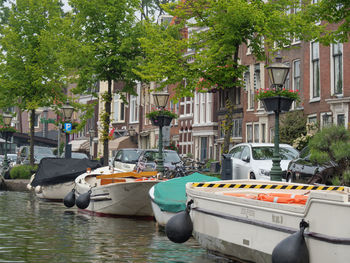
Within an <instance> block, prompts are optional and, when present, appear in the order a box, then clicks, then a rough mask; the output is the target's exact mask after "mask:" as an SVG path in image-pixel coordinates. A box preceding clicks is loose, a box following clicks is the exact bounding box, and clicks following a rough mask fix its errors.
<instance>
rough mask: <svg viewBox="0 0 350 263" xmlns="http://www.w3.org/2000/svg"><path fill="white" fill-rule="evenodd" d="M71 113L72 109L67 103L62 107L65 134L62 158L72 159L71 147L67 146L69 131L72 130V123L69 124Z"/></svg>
mask: <svg viewBox="0 0 350 263" xmlns="http://www.w3.org/2000/svg"><path fill="white" fill-rule="evenodd" d="M73 111H74V108H73V107H72V106H71V105H69V102H68V101H67V103H66V104H64V105H63V106H62V113H63V118H64V128H65V133H66V145H65V148H66V150H65V152H64V158H72V145H70V144H69V131H70V130H71V129H72V123H70V119H71V118H72V114H73Z"/></svg>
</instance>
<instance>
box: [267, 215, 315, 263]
mask: <svg viewBox="0 0 350 263" xmlns="http://www.w3.org/2000/svg"><path fill="white" fill-rule="evenodd" d="M308 226H309V224H308V223H307V222H305V221H304V219H303V220H301V222H300V230H299V231H298V232H296V233H294V234H293V235H291V236H289V237H287V238H286V239H284V240H282V241H281V242H280V243H278V244H277V246H276V247H275V248H274V250H273V251H272V263H309V251H308V249H307V246H306V243H305V238H304V230H305V228H306V227H308Z"/></svg>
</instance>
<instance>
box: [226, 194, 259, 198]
mask: <svg viewBox="0 0 350 263" xmlns="http://www.w3.org/2000/svg"><path fill="white" fill-rule="evenodd" d="M224 195H228V196H235V197H244V198H248V199H257V198H258V197H257V196H256V195H253V194H241V193H224Z"/></svg>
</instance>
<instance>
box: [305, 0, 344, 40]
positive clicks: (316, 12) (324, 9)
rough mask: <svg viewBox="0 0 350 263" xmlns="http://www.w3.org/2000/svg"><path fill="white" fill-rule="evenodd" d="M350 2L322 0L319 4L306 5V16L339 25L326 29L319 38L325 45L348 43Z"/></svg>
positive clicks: (326, 23)
mask: <svg viewBox="0 0 350 263" xmlns="http://www.w3.org/2000/svg"><path fill="white" fill-rule="evenodd" d="M349 9H350V2H349V1H348V0H320V1H318V3H317V4H312V5H308V6H306V7H305V17H307V18H308V19H311V20H314V21H323V22H324V24H325V25H328V24H329V23H330V24H337V27H336V28H334V27H328V28H325V29H324V32H322V34H319V35H318V36H317V39H318V40H319V41H320V42H321V43H322V44H324V45H329V44H330V43H334V42H338V41H339V42H342V43H346V42H348V41H349V36H350V12H349Z"/></svg>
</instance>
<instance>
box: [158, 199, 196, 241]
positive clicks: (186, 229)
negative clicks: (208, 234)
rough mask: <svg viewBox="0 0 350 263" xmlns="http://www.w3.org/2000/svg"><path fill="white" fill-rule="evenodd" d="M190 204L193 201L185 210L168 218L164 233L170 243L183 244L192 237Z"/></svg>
mask: <svg viewBox="0 0 350 263" xmlns="http://www.w3.org/2000/svg"><path fill="white" fill-rule="evenodd" d="M192 203H193V200H190V201H189V202H188V203H187V205H186V209H185V210H184V211H181V212H180V213H178V214H176V215H174V216H173V217H172V218H170V219H169V221H168V222H167V224H166V225H165V233H166V235H167V237H168V238H169V240H170V241H172V242H174V243H184V242H186V241H187V240H188V239H189V238H190V237H191V236H192V231H193V224H192V221H191V217H190V210H191V205H192Z"/></svg>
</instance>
